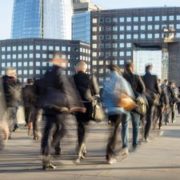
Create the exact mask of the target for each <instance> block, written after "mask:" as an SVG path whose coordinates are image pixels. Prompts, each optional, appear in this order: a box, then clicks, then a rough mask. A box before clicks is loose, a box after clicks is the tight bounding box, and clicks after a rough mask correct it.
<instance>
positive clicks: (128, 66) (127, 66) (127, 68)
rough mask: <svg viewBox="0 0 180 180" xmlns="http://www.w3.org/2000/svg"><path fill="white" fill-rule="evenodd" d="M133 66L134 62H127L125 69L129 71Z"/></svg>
mask: <svg viewBox="0 0 180 180" xmlns="http://www.w3.org/2000/svg"><path fill="white" fill-rule="evenodd" d="M132 66H133V62H127V63H126V65H125V69H126V70H129V69H130V68H131V67H132Z"/></svg>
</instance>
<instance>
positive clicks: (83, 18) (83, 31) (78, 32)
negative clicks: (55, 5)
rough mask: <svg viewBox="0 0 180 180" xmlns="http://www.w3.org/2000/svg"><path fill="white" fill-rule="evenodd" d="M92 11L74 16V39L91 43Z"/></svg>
mask: <svg viewBox="0 0 180 180" xmlns="http://www.w3.org/2000/svg"><path fill="white" fill-rule="evenodd" d="M90 18H91V17H90V12H82V13H76V14H74V15H73V18H72V39H73V40H81V41H84V42H87V43H90V37H91V36H90V35H91V25H90V22H91V21H90Z"/></svg>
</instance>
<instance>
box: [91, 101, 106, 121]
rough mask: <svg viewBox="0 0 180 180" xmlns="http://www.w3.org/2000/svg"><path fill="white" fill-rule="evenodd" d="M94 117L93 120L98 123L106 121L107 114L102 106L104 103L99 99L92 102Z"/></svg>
mask: <svg viewBox="0 0 180 180" xmlns="http://www.w3.org/2000/svg"><path fill="white" fill-rule="evenodd" d="M92 106H93V109H92V117H91V119H92V120H93V121H96V122H101V121H103V120H104V119H105V112H104V109H103V106H102V103H101V102H100V100H99V99H97V98H96V99H94V100H93V102H92Z"/></svg>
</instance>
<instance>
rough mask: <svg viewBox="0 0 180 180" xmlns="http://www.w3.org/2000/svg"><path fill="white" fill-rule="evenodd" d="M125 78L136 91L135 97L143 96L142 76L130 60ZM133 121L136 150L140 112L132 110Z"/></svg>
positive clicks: (133, 144)
mask: <svg viewBox="0 0 180 180" xmlns="http://www.w3.org/2000/svg"><path fill="white" fill-rule="evenodd" d="M123 76H124V78H125V79H126V80H127V81H128V82H129V84H130V85H131V88H132V90H133V92H134V95H135V98H138V97H139V96H142V95H143V94H144V93H145V85H144V82H143V80H142V79H141V77H140V76H138V75H136V74H134V65H133V63H132V62H129V63H127V64H126V66H125V72H124V74H123ZM130 114H131V121H132V131H133V133H132V135H133V138H132V139H133V141H132V147H133V149H134V150H135V149H136V147H137V145H138V134H139V124H140V114H139V113H138V112H136V111H131V113H130Z"/></svg>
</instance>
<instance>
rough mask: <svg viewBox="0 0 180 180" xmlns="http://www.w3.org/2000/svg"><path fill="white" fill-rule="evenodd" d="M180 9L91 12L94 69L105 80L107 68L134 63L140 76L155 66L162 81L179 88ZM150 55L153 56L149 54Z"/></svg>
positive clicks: (163, 8) (101, 79)
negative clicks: (176, 84)
mask: <svg viewBox="0 0 180 180" xmlns="http://www.w3.org/2000/svg"><path fill="white" fill-rule="evenodd" d="M179 49H180V7H169V8H168V7H162V8H135V9H118V10H103V11H96V12H95V11H93V12H91V62H92V70H93V72H95V73H96V74H97V76H98V78H99V81H100V82H101V81H103V79H104V77H105V74H106V72H107V65H108V64H110V63H112V62H113V63H114V64H117V65H119V66H120V67H123V66H124V65H125V63H126V62H127V61H129V60H131V61H134V64H135V67H136V70H138V73H140V74H143V73H144V72H143V71H142V68H143V69H144V66H145V64H147V63H152V64H153V66H154V73H155V74H157V75H159V77H160V78H162V79H164V78H168V79H169V80H175V81H176V82H177V83H178V85H180V79H179V69H180V51H179ZM148 53H150V54H151V56H150V55H149V54H148Z"/></svg>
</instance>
